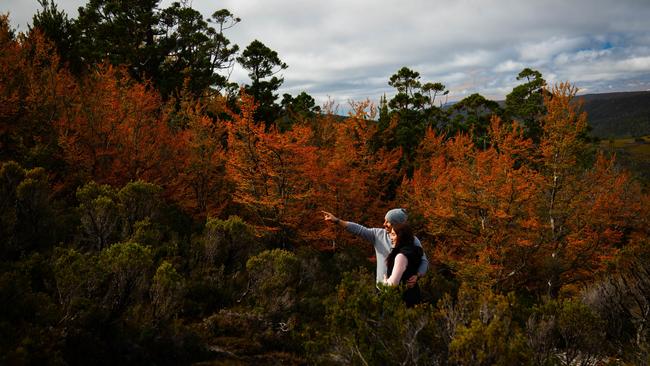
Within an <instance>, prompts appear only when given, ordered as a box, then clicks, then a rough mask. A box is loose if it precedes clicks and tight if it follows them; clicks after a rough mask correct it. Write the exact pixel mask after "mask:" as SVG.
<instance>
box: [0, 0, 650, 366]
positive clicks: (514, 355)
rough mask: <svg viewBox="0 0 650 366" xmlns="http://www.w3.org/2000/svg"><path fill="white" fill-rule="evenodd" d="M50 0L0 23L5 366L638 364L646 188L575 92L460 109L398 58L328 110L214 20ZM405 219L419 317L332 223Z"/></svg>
mask: <svg viewBox="0 0 650 366" xmlns="http://www.w3.org/2000/svg"><path fill="white" fill-rule="evenodd" d="M39 2H40V4H41V5H42V9H41V10H40V11H39V12H38V13H37V14H35V15H34V18H33V25H32V26H31V27H30V28H29V30H28V31H27V32H25V33H17V32H15V31H14V30H13V29H12V28H11V24H10V19H9V16H7V15H1V16H0V147H1V149H0V151H1V152H0V190H1V192H2V194H1V195H0V205H1V207H0V231H1V235H0V308H1V311H0V364H7V365H26V364H57V365H77V364H79V365H85V364H91V363H92V364H106V365H113V364H126V365H130V364H134V365H135V364H138V365H140V364H169V365H178V364H221V363H240V364H248V363H253V362H255V363H260V364H277V363H286V364H359V365H361V364H366V365H367V364H437V365H494V364H499V365H514V364H521V365H525V364H530V365H574V364H581V365H597V364H615V362H620V363H616V364H626V365H627V364H630V365H632V364H639V365H641V364H647V363H648V362H649V361H650V348H649V347H650V340H649V339H648V336H649V334H648V329H650V327H649V326H650V323H649V322H650V318H649V316H648V314H650V267H649V266H650V265H649V264H648V263H650V261H649V260H648V259H649V258H650V250H649V247H648V244H649V235H648V234H649V232H648V230H649V228H650V223H649V219H650V215H649V211H648V209H649V203H650V200H649V197H648V193H647V189H646V187H645V186H644V185H643V183H642V182H641V181H640V180H639V179H638V177H637V176H636V175H635V174H634V173H633V172H629V171H627V170H626V169H624V168H623V167H622V166H621V165H620V164H619V163H618V162H617V160H616V156H614V155H613V154H610V153H609V152H608V151H603V150H602V149H600V148H599V145H598V144H597V143H595V141H593V139H592V138H590V137H589V134H588V132H589V124H588V116H587V115H586V114H585V113H584V111H583V110H582V107H581V103H580V101H579V100H577V98H576V93H577V89H576V88H575V86H573V85H572V84H570V83H568V82H567V83H560V84H557V85H547V83H546V81H545V80H544V79H543V75H542V74H541V73H540V72H539V71H537V70H533V69H530V68H526V69H524V70H522V71H521V73H519V74H518V75H517V78H518V80H519V81H520V84H519V85H518V86H516V87H515V88H514V89H513V90H512V92H511V93H509V94H508V96H507V97H506V100H505V103H504V104H499V103H497V102H495V101H491V100H489V99H486V98H485V97H483V96H481V95H480V94H473V95H470V96H468V97H466V98H464V99H463V100H461V101H458V102H457V103H454V104H453V105H452V106H448V105H446V99H445V98H446V97H447V95H448V93H449V92H448V88H447V86H445V85H444V84H442V83H440V82H436V81H428V80H422V77H421V75H420V73H419V72H417V71H415V70H412V69H410V68H409V67H403V68H400V69H399V70H397V71H396V72H395V74H394V75H392V76H391V77H390V78H388V79H387V80H386V82H387V85H389V86H391V87H392V88H394V89H395V90H394V94H393V96H392V97H390V99H388V98H387V97H386V96H381V97H380V102H379V103H378V105H374V104H372V103H371V102H369V101H351V106H350V110H351V112H350V113H349V115H348V116H339V115H337V114H336V113H335V111H336V106H334V105H332V104H331V103H328V104H325V105H322V106H318V105H316V102H315V100H314V98H313V97H312V96H310V95H309V94H308V93H307V92H302V93H300V94H298V95H295V96H292V95H290V94H284V95H283V96H282V97H280V95H279V90H280V87H281V85H282V83H283V82H284V79H283V77H282V74H281V71H282V70H285V69H286V68H288V67H290V65H287V64H286V63H284V62H283V61H282V59H281V57H282V55H280V54H278V53H277V52H276V51H274V50H272V49H270V48H269V47H268V46H266V45H265V44H264V43H263V42H262V41H260V40H255V41H253V42H252V43H251V44H249V45H248V46H246V47H242V48H240V46H239V45H235V44H233V43H232V42H231V41H230V40H229V39H228V33H229V32H234V31H236V29H237V28H236V27H237V24H238V23H239V22H240V21H241V19H240V18H238V17H237V16H236V14H232V13H231V12H230V11H228V10H226V9H221V10H217V11H215V12H214V13H213V14H212V15H211V16H210V17H209V18H207V19H205V18H204V17H203V15H202V14H201V13H199V12H198V11H196V10H194V9H192V8H191V7H190V6H188V5H187V3H184V2H183V3H178V2H175V3H172V4H171V5H170V6H169V7H167V8H161V7H160V4H159V2H158V1H157V0H149V1H138V2H135V3H134V2H125V1H118V0H89V1H88V3H87V4H86V5H85V6H83V7H82V8H80V11H79V16H78V17H77V18H74V19H71V18H69V17H68V15H67V14H65V13H64V12H63V11H61V10H59V9H58V8H57V6H56V4H55V3H54V2H53V1H51V0H40V1H39ZM234 63H240V64H241V66H242V67H243V68H244V69H246V70H247V71H248V76H249V78H250V82H249V83H247V84H244V85H236V84H234V83H232V82H231V81H230V80H229V78H228V75H229V70H230V69H231V67H232V66H233V65H234ZM394 207H404V208H406V209H407V211H408V214H409V221H410V223H411V225H412V226H413V228H414V229H415V233H416V235H417V237H418V238H419V239H420V240H421V242H422V243H423V248H424V251H425V253H426V255H427V257H428V258H429V263H430V265H429V270H428V272H427V274H426V276H424V277H423V278H421V279H420V280H419V281H418V283H419V285H420V287H421V289H422V294H423V298H424V300H425V301H424V303H423V304H421V305H418V306H416V307H414V308H408V309H407V308H405V306H404V304H403V303H402V301H401V298H400V295H399V292H400V290H401V289H400V288H384V289H381V291H377V289H376V288H375V281H374V273H373V271H374V267H375V264H374V263H373V261H374V260H375V259H374V257H373V250H372V245H369V244H368V243H367V242H364V241H362V240H359V239H358V238H356V237H354V236H353V235H351V234H349V233H347V232H345V231H344V230H339V229H337V228H336V227H335V226H333V225H328V224H327V223H326V222H324V220H323V216H322V214H320V212H321V210H327V211H332V212H335V213H336V214H337V216H339V217H342V218H345V219H346V220H350V221H353V222H357V223H360V224H363V225H365V226H368V227H381V224H382V222H383V218H384V214H385V213H386V211H387V210H389V209H391V208H394ZM614 360H617V361H614ZM210 362H212V363H210ZM220 362H221V363H220Z"/></svg>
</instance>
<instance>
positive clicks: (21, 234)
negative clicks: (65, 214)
mask: <svg viewBox="0 0 650 366" xmlns="http://www.w3.org/2000/svg"><path fill="white" fill-rule="evenodd" d="M0 192H1V193H2V198H0V209H2V213H0V225H1V227H2V228H1V229H0V233H1V234H2V239H0V240H1V242H0V248H1V249H0V255H2V257H3V258H16V257H21V256H25V255H28V254H29V253H30V252H31V251H33V250H37V249H47V248H50V247H51V245H52V244H53V243H54V241H55V240H56V236H55V235H54V234H55V228H56V222H55V215H54V209H53V207H52V204H51V201H50V195H51V191H50V185H49V182H48V177H47V174H46V172H45V170H44V169H42V168H34V169H30V170H25V169H23V168H22V167H21V166H20V165H19V164H17V163H15V162H6V163H3V164H2V167H1V168H0Z"/></svg>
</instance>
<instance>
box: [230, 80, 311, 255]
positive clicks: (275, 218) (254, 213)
mask: <svg viewBox="0 0 650 366" xmlns="http://www.w3.org/2000/svg"><path fill="white" fill-rule="evenodd" d="M256 107H257V106H256V104H255V102H254V100H253V98H252V97H250V96H248V95H246V94H244V93H242V96H241V114H239V115H235V116H234V119H233V121H232V122H229V123H227V130H228V155H227V158H228V159H227V164H226V168H227V172H228V176H229V177H230V179H232V180H233V182H234V185H235V189H234V193H233V200H234V202H235V203H236V204H239V205H241V207H243V208H244V209H245V213H246V215H245V218H246V219H247V220H249V222H250V223H252V224H253V225H255V226H256V227H257V228H258V229H261V230H262V231H263V232H266V233H268V234H272V236H273V237H274V239H273V240H274V241H276V244H280V245H283V246H284V245H287V244H288V243H289V242H291V241H295V240H297V239H299V238H300V237H302V236H305V235H306V233H305V231H304V230H301V229H300V227H301V226H302V221H303V218H304V217H305V216H306V214H307V215H308V212H310V211H311V208H310V207H308V199H307V198H308V197H309V196H310V194H311V192H312V190H313V186H314V184H315V182H314V180H313V179H312V177H313V173H314V172H315V171H316V160H315V156H316V154H315V150H316V149H315V147H313V146H310V145H309V143H308V142H309V138H310V137H311V131H310V129H309V127H307V126H298V125H297V126H294V127H293V128H292V129H291V130H290V131H287V132H284V133H280V132H279V131H278V130H277V129H276V128H275V127H271V128H270V129H269V130H268V131H266V130H265V126H264V125H263V124H257V123H256V122H255V121H254V120H253V115H254V112H255V109H256Z"/></svg>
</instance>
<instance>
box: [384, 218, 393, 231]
mask: <svg viewBox="0 0 650 366" xmlns="http://www.w3.org/2000/svg"><path fill="white" fill-rule="evenodd" d="M384 229H386V231H388V232H389V233H390V231H391V230H393V225H392V224H391V223H390V222H388V220H386V219H384Z"/></svg>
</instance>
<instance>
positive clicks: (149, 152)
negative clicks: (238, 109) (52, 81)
mask: <svg viewBox="0 0 650 366" xmlns="http://www.w3.org/2000/svg"><path fill="white" fill-rule="evenodd" d="M75 93H76V94H75V100H74V102H73V103H72V104H71V105H70V106H69V107H68V108H67V109H66V111H65V113H64V114H63V116H62V117H61V118H60V119H59V120H58V122H57V131H58V137H59V144H60V146H61V148H62V149H63V152H64V156H65V160H66V162H67V163H68V165H69V166H70V169H71V173H72V174H74V175H76V176H77V177H78V178H79V179H82V180H84V181H87V180H95V181H97V182H101V183H109V184H113V185H117V186H119V185H124V184H126V183H127V182H130V181H135V180H138V179H141V180H146V181H149V182H152V183H158V184H160V183H164V181H165V177H167V176H168V175H169V173H167V171H166V170H167V169H168V164H170V163H173V162H172V161H171V159H173V158H174V142H175V140H173V139H172V135H171V131H170V129H169V127H168V126H167V124H166V122H165V121H164V120H163V119H162V118H161V117H160V108H161V101H160V97H159V95H158V94H157V93H156V92H154V91H152V90H151V89H150V88H149V87H148V86H147V85H146V84H141V83H137V82H134V81H133V80H131V79H130V78H129V77H128V76H127V73H126V72H125V70H124V69H121V68H115V67H113V66H110V65H102V66H100V67H99V68H98V69H97V70H96V71H95V72H94V73H92V74H91V75H89V76H88V77H87V78H86V79H85V80H83V81H82V83H81V84H80V85H79V87H78V88H77V89H76V91H75Z"/></svg>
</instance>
